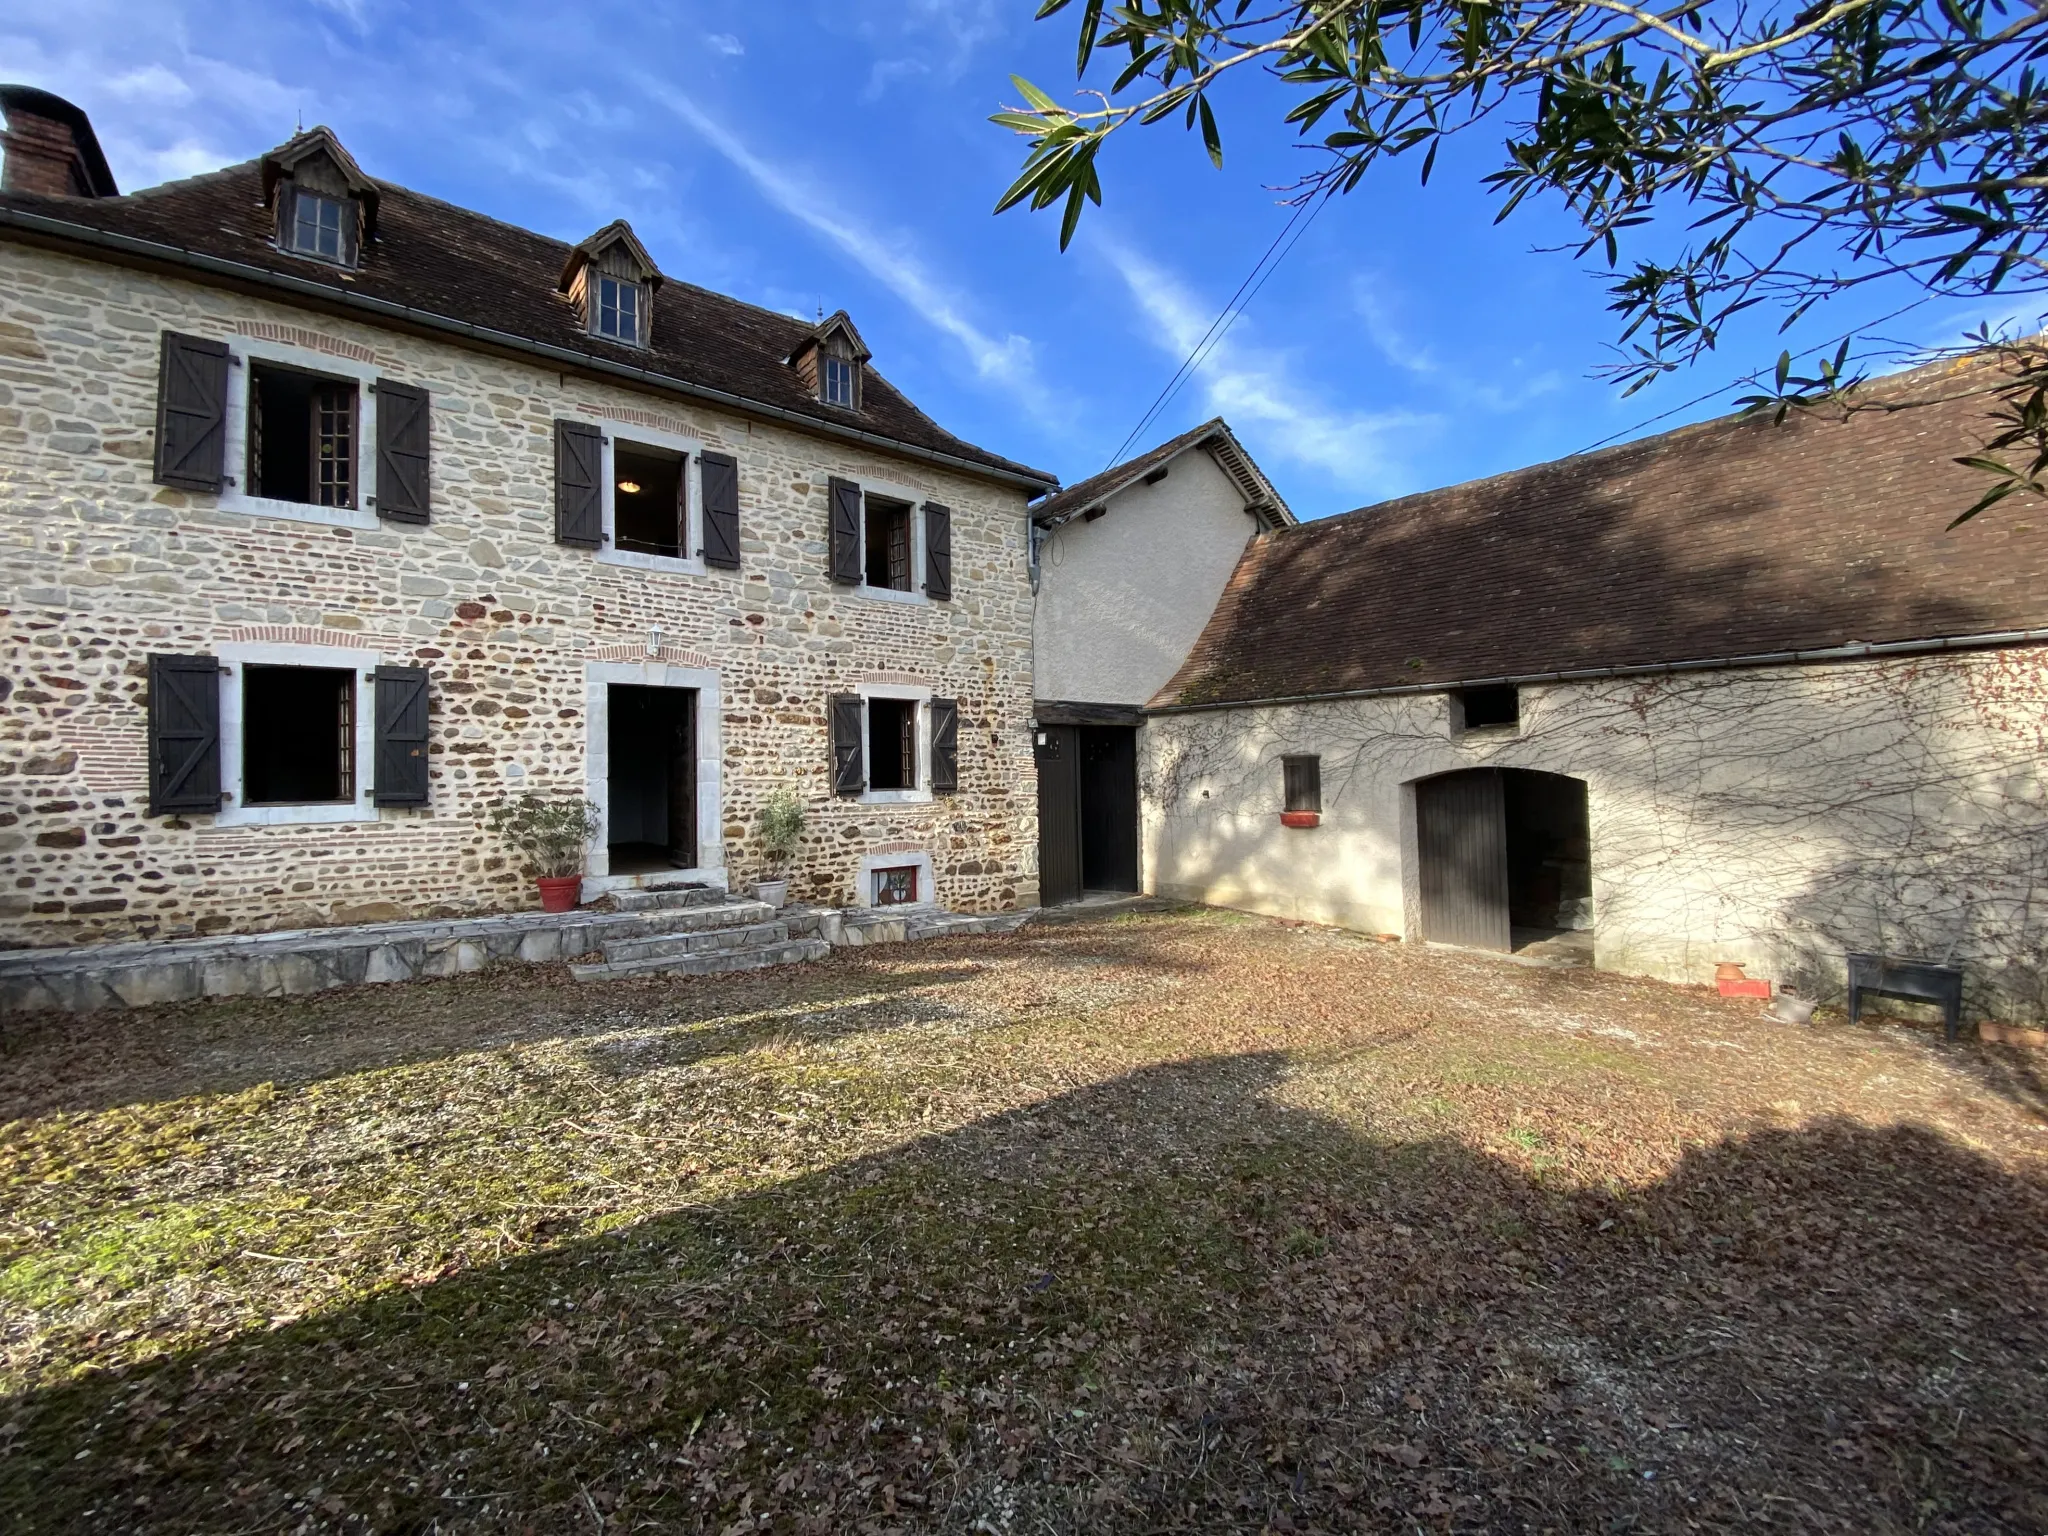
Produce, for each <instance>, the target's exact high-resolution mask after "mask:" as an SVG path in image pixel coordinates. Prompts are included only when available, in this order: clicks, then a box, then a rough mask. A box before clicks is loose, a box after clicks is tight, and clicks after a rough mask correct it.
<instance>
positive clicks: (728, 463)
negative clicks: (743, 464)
mask: <svg viewBox="0 0 2048 1536" xmlns="http://www.w3.org/2000/svg"><path fill="white" fill-rule="evenodd" d="M698 463H699V465H700V466H701V467H702V469H703V474H704V563H705V564H706V565H711V566H716V567H717V568H718V569H720V570H722V571H736V570H738V569H739V568H740V461H739V460H738V459H736V458H734V457H733V456H732V455H731V454H729V453H707V454H705V455H704V456H703V457H702V458H701V459H699V460H698Z"/></svg>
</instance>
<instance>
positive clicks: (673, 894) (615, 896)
mask: <svg viewBox="0 0 2048 1536" xmlns="http://www.w3.org/2000/svg"><path fill="white" fill-rule="evenodd" d="M610 895H611V899H612V905H613V906H614V907H616V908H617V909H618V910H619V911H621V912H653V911H657V910H665V909H667V908H671V907H702V906H708V905H710V904H711V903H713V902H720V901H724V900H725V892H724V891H723V890H721V889H719V888H718V887H717V886H715V885H698V884H690V885H658V886H654V887H652V888H649V889H645V890H625V891H613V892H611V893H610Z"/></svg>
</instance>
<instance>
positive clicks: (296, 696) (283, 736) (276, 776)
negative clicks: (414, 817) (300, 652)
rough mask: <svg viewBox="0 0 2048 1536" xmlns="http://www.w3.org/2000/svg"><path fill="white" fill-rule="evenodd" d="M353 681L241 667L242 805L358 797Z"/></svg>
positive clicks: (300, 670) (323, 673) (341, 673)
mask: <svg viewBox="0 0 2048 1536" xmlns="http://www.w3.org/2000/svg"><path fill="white" fill-rule="evenodd" d="M355 742H356V674H355V673H354V672H352V671H345V670H342V669H339V668H331V667H277V666H245V667H243V668H242V802H243V804H245V805H319V804H325V803H329V802H343V801H351V800H353V799H355V797H356V762H355V757H356V753H355Z"/></svg>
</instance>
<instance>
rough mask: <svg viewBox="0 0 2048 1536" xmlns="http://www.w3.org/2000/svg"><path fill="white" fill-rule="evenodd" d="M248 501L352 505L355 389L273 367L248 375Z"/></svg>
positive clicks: (261, 366) (259, 366) (258, 367)
mask: <svg viewBox="0 0 2048 1536" xmlns="http://www.w3.org/2000/svg"><path fill="white" fill-rule="evenodd" d="M249 494H250V495H252V496H264V497H268V498H270V499H271V500H273V501H296V502H300V503H303V504H305V505H307V506H314V507H353V506H354V505H355V504H356V386H355V383H354V381H353V380H350V379H334V378H328V377H326V376H324V375H321V374H315V373H302V372H300V371H299V370H298V369H296V368H285V367H280V366H278V365H276V364H273V363H252V364H251V365H250V368H249Z"/></svg>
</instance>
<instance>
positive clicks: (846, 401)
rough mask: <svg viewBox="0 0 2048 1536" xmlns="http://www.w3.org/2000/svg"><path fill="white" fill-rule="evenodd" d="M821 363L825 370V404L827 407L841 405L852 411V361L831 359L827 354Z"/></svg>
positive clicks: (839, 358)
mask: <svg viewBox="0 0 2048 1536" xmlns="http://www.w3.org/2000/svg"><path fill="white" fill-rule="evenodd" d="M822 361H823V364H824V370H825V372H824V384H825V403H826V404H827V405H843V406H845V407H846V409H848V410H849V411H850V410H852V409H853V407H854V398H853V370H854V366H855V365H854V362H853V360H852V359H851V358H846V357H833V356H832V355H831V354H829V353H827V354H826V356H825V357H824V358H823V359H822Z"/></svg>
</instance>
